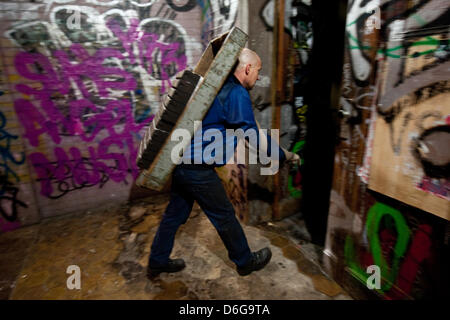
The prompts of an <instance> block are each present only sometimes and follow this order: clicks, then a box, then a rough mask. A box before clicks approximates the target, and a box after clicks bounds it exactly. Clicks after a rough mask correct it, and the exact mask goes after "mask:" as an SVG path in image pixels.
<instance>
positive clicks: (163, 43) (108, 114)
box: [0, 0, 238, 232]
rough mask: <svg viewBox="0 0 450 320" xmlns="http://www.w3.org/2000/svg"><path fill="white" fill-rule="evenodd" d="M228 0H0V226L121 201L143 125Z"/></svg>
mask: <svg viewBox="0 0 450 320" xmlns="http://www.w3.org/2000/svg"><path fill="white" fill-rule="evenodd" d="M237 4H238V1H237V0H236V1H231V2H227V3H222V2H220V1H219V2H217V1H208V0H201V1H200V0H199V1H197V0H188V1H182V2H179V1H173V0H128V1H122V0H120V1H119V0H74V1H70V0H69V1H68V0H64V1H63V0H48V1H43V0H37V1H15V2H4V1H3V2H1V3H0V19H1V21H2V23H1V25H0V59H1V64H0V104H1V108H0V151H1V156H2V157H1V158H0V178H1V187H2V189H1V191H0V206H1V209H0V210H1V211H0V212H1V216H0V232H5V231H8V230H12V229H15V228H17V227H20V226H21V225H27V224H31V223H35V222H38V221H39V220H40V219H42V218H45V217H51V216H55V215H62V214H66V213H69V212H74V211H80V210H89V209H92V208H98V207H99V206H102V205H106V204H108V205H110V204H114V203H121V202H124V201H126V200H128V198H129V193H130V190H131V188H132V186H133V183H134V180H135V178H136V177H137V172H138V168H137V166H136V163H135V162H136V155H137V148H138V146H139V142H140V140H141V136H142V133H143V132H144V130H145V127H146V126H147V125H148V124H149V123H150V122H151V120H152V119H153V115H154V114H155V113H156V112H157V110H158V108H159V103H160V101H161V98H162V96H163V95H164V94H165V93H166V92H167V90H168V88H169V87H170V85H171V79H172V77H173V76H174V75H175V74H176V73H177V72H178V71H180V70H183V69H185V68H187V67H193V66H195V64H196V63H197V61H198V60H199V58H200V55H201V54H202V52H203V49H204V47H205V45H206V44H207V43H208V41H209V40H210V39H211V38H212V37H214V36H216V35H217V34H220V33H222V32H225V31H227V30H228V29H229V28H230V27H231V26H232V25H233V23H234V20H235V18H236V14H237Z"/></svg>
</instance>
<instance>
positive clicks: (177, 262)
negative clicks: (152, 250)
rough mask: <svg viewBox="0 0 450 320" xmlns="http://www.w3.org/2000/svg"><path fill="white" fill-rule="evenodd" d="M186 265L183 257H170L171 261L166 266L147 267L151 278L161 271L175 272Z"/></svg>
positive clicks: (148, 275)
mask: <svg viewBox="0 0 450 320" xmlns="http://www.w3.org/2000/svg"><path fill="white" fill-rule="evenodd" d="M185 267H186V264H185V263H184V260H183V259H174V260H172V259H169V262H168V263H167V264H166V265H164V266H159V267H152V266H151V265H148V267H147V277H148V278H149V279H151V278H154V277H156V276H158V275H159V274H160V273H163V272H167V273H173V272H178V271H181V270H183V269H184V268H185Z"/></svg>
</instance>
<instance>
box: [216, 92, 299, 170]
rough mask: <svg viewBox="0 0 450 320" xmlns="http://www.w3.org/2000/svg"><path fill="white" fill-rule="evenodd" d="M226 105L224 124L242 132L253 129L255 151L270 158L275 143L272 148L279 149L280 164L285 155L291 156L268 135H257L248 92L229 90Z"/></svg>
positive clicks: (284, 159) (256, 125) (285, 157)
mask: <svg viewBox="0 0 450 320" xmlns="http://www.w3.org/2000/svg"><path fill="white" fill-rule="evenodd" d="M228 102H229V103H228V104H227V105H226V106H225V107H226V110H225V113H224V114H225V118H226V122H227V123H228V124H229V125H231V126H232V127H234V128H241V129H243V130H244V131H245V130H248V129H253V130H255V132H256V138H257V146H256V148H257V150H259V148H261V149H262V150H264V151H265V152H266V154H267V155H269V156H270V150H271V147H272V143H275V146H274V147H278V148H279V155H280V159H279V160H280V162H284V161H286V160H287V154H286V152H287V153H288V154H292V153H291V152H289V151H287V150H285V149H282V148H281V147H280V146H279V145H277V143H276V141H273V140H272V139H271V137H270V135H269V134H267V135H264V134H261V135H259V126H258V124H257V122H256V120H255V116H254V114H253V109H252V102H251V100H250V95H249V94H248V92H247V91H246V90H245V89H243V88H240V87H235V88H233V90H231V92H230V94H229V97H228Z"/></svg>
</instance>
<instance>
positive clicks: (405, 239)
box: [344, 202, 411, 294]
mask: <svg viewBox="0 0 450 320" xmlns="http://www.w3.org/2000/svg"><path fill="white" fill-rule="evenodd" d="M385 215H387V216H389V217H391V218H392V219H393V222H394V225H393V227H395V229H396V231H397V242H396V243H395V246H394V252H393V259H392V265H391V266H389V265H388V263H387V261H386V259H385V258H384V256H383V252H382V248H381V243H380V238H379V236H378V235H379V231H380V230H379V229H380V224H381V220H382V218H383V217H384V216H385ZM366 232H367V238H368V240H369V250H370V253H371V254H372V257H373V260H374V263H375V265H377V266H379V267H380V270H381V277H382V279H383V280H384V281H383V284H382V286H381V288H380V290H377V291H378V292H379V293H381V294H383V293H385V292H386V291H388V290H390V289H391V287H392V285H393V284H394V283H395V280H396V279H397V276H398V271H399V269H400V262H401V260H402V258H403V257H404V255H405V253H406V249H407V247H408V244H409V239H410V237H411V231H410V229H409V228H408V226H407V224H406V221H405V219H404V218H403V216H402V214H401V213H400V211H398V210H396V209H394V208H392V207H390V206H388V205H385V204H382V203H379V202H377V203H376V204H374V205H373V206H372V207H371V208H370V209H369V212H368V214H367V220H366ZM344 256H345V261H346V264H347V266H348V268H349V270H350V271H351V273H352V274H353V275H354V276H355V278H357V279H358V280H360V281H361V282H363V283H364V284H366V281H367V279H368V277H369V275H368V274H367V273H366V270H364V269H363V268H361V266H360V264H359V263H358V262H357V261H356V253H355V249H354V244H353V239H352V238H351V236H347V238H346V239H345V247H344Z"/></svg>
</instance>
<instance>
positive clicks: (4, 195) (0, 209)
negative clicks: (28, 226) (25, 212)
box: [0, 175, 28, 222]
mask: <svg viewBox="0 0 450 320" xmlns="http://www.w3.org/2000/svg"><path fill="white" fill-rule="evenodd" d="M0 184H1V186H2V187H1V190H0V214H1V215H2V217H3V218H5V219H6V220H7V221H10V222H12V221H16V220H17V213H18V206H21V207H23V208H28V206H27V205H26V204H25V203H24V202H22V201H20V200H19V199H17V194H18V193H19V189H18V188H17V187H15V186H14V185H13V184H12V183H11V182H9V181H8V179H7V176H5V175H1V176H0Z"/></svg>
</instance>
